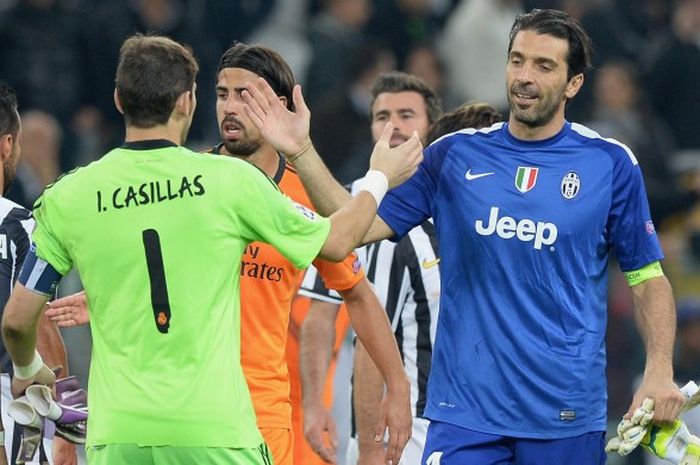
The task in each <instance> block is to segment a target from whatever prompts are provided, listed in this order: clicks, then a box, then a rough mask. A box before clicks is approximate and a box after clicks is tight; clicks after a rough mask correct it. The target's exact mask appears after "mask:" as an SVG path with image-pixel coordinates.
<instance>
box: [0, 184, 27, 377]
mask: <svg viewBox="0 0 700 465" xmlns="http://www.w3.org/2000/svg"><path fill="white" fill-rule="evenodd" d="M0 218H2V219H1V220H0V317H1V316H2V312H3V311H4V309H5V304H6V303H7V300H8V299H9V298H10V293H11V292H12V289H13V288H14V285H15V281H16V280H17V276H18V275H19V271H20V270H21V269H22V263H24V257H26V255H27V251H28V250H29V235H30V234H31V233H32V230H33V229H34V220H33V219H32V216H31V213H30V212H29V210H27V209H26V208H24V207H21V206H20V205H18V204H16V203H14V202H12V201H11V200H7V199H6V198H4V197H0ZM0 359H1V360H2V362H1V363H2V365H1V366H0V370H2V372H3V373H12V360H11V359H10V356H9V354H8V353H7V350H5V345H4V344H3V343H2V341H1V340H0Z"/></svg>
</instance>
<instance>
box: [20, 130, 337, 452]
mask: <svg viewBox="0 0 700 465" xmlns="http://www.w3.org/2000/svg"><path fill="white" fill-rule="evenodd" d="M34 209H35V210H34V214H35V217H36V222H37V227H36V230H35V232H34V235H33V241H34V242H35V243H36V254H37V255H38V256H39V257H40V258H41V259H43V260H45V261H47V262H48V263H49V264H50V265H51V266H53V267H54V268H55V269H56V270H57V271H58V272H59V273H61V274H65V273H67V272H68V271H69V270H70V269H71V267H73V266H75V267H76V268H77V269H78V272H79V273H80V277H81V279H82V282H83V284H84V286H85V290H86V295H87V299H88V304H89V309H90V326H91V330H92V338H93V347H92V361H91V366H90V380H89V386H88V391H89V408H90V415H89V420H88V437H87V443H88V445H101V444H113V443H136V444H139V445H144V446H158V445H171V446H183V447H192V446H206V447H235V448H238V447H255V446H257V445H259V444H260V443H261V442H262V439H261V436H260V434H259V432H258V430H257V427H256V423H255V414H254V412H253V407H252V404H251V401H250V395H249V393H248V388H247V385H246V382H245V378H244V377H243V372H242V370H241V365H240V306H239V266H240V263H241V255H242V254H243V252H244V249H245V246H246V244H248V243H249V242H252V241H263V242H268V243H270V244H272V245H273V246H274V247H275V248H276V249H277V250H279V251H280V252H281V253H282V254H283V255H285V256H286V257H287V258H288V259H289V260H290V261H291V262H292V263H294V264H295V266H298V267H306V266H308V264H309V263H310V262H311V260H312V259H313V258H314V257H316V255H317V254H318V252H319V250H320V248H321V246H322V245H323V243H324V241H325V240H326V238H327V236H328V233H329V230H330V222H329V221H328V220H327V219H325V218H321V217H318V216H316V215H315V214H314V213H313V212H311V211H309V210H307V209H306V208H304V207H302V206H300V205H297V204H295V203H293V202H292V201H291V200H289V199H288V198H286V197H284V196H283V195H282V194H281V193H280V192H279V190H277V188H276V186H275V185H274V183H273V182H271V181H270V179H269V178H268V177H267V176H265V175H264V174H263V173H262V172H261V171H260V170H259V169H258V168H256V167H255V166H253V165H251V164H249V163H247V162H245V161H241V160H238V159H234V158H229V157H217V156H212V155H204V154H198V153H194V152H192V151H190V150H188V149H186V148H184V147H179V146H175V145H174V144H172V143H169V142H167V141H142V142H137V143H128V144H125V145H124V146H123V147H121V148H117V149H115V150H112V151H111V152H109V153H108V154H106V155H105V156H104V157H103V158H102V159H101V160H99V161H96V162H94V163H91V164H90V165H88V166H86V167H84V168H80V169H78V170H76V171H74V172H72V173H70V174H68V175H66V176H64V177H62V178H60V179H59V180H58V181H57V182H56V183H54V184H53V185H51V186H49V187H47V189H46V190H45V191H44V194H43V195H42V197H41V198H40V199H39V200H38V201H37V203H36V205H35V207H34Z"/></svg>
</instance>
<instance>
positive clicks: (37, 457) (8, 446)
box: [0, 373, 53, 465]
mask: <svg viewBox="0 0 700 465" xmlns="http://www.w3.org/2000/svg"><path fill="white" fill-rule="evenodd" d="M0 394H1V396H0V397H2V407H1V408H2V425H3V427H4V428H5V452H6V454H7V462H8V463H9V464H10V465H14V464H15V463H16V462H15V461H14V458H16V457H17V452H18V451H19V441H20V433H19V429H18V430H17V437H16V438H15V422H14V421H12V420H11V419H10V417H9V416H7V404H8V403H9V402H10V401H11V400H12V394H10V376H9V375H8V374H7V373H0ZM42 446H43V447H40V448H39V449H38V450H37V452H36V454H34V458H33V459H32V461H31V462H25V463H26V464H28V465H40V464H45V463H49V464H50V465H53V457H51V440H50V439H47V438H46V437H44V438H43V439H42ZM45 451H46V452H45ZM11 457H12V459H11Z"/></svg>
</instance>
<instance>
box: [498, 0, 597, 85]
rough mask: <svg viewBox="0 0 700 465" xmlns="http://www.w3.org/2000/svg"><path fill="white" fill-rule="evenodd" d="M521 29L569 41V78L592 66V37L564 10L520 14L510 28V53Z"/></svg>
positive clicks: (567, 59)
mask: <svg viewBox="0 0 700 465" xmlns="http://www.w3.org/2000/svg"><path fill="white" fill-rule="evenodd" d="M520 31H535V32H537V33H538V34H548V35H551V36H554V37H557V38H559V39H564V40H566V41H567V42H568V43H569V54H568V56H567V57H566V64H567V65H568V74H567V78H568V79H571V78H572V77H574V76H576V75H577V74H581V73H585V72H586V71H587V70H588V69H589V68H590V67H591V57H592V55H593V45H592V43H591V39H590V38H589V37H588V34H586V31H584V30H583V28H582V27H581V25H580V24H579V22H578V21H577V20H576V19H575V18H574V17H572V16H570V15H568V14H566V13H564V12H563V11H559V10H539V9H535V10H532V11H531V12H529V13H523V14H520V15H518V16H517V17H516V18H515V21H514V22H513V27H512V28H511V30H510V42H509V43H508V55H510V51H511V48H512V47H513V40H514V39H515V36H516V35H517V34H518V32H520Z"/></svg>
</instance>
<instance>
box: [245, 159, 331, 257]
mask: <svg viewBox="0 0 700 465" xmlns="http://www.w3.org/2000/svg"><path fill="white" fill-rule="evenodd" d="M243 171H245V173H244V179H242V180H241V185H242V186H240V187H242V189H240V188H239V190H238V194H239V195H238V199H239V202H238V204H237V211H236V214H237V216H238V218H239V222H240V229H241V232H242V234H243V236H244V237H246V238H247V239H248V240H250V241H261V242H266V243H268V244H271V245H272V246H274V247H275V248H276V249H277V250H279V252H280V253H281V254H282V255H284V256H285V257H286V258H287V259H288V260H289V261H290V262H292V263H293V264H294V266H296V267H297V268H306V267H308V266H309V264H310V263H311V261H312V260H313V259H314V258H316V256H317V255H318V253H319V251H320V250H321V247H322V246H323V244H324V243H325V241H326V238H327V237H328V234H329V233H330V227H331V225H330V220H329V219H328V218H323V217H321V216H319V215H318V214H316V213H315V212H313V211H312V210H309V209H308V208H306V207H304V206H303V205H300V204H298V203H295V202H293V201H292V200H291V199H290V198H289V197H286V196H285V195H284V194H282V192H281V191H280V190H279V189H278V188H277V185H276V184H275V183H274V182H273V181H272V180H271V179H270V178H269V177H267V176H266V175H265V174H264V173H263V172H262V171H260V170H259V169H257V168H255V167H254V166H252V165H250V166H249V169H246V170H243ZM240 191H243V192H240ZM241 194H242V195H241Z"/></svg>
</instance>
